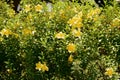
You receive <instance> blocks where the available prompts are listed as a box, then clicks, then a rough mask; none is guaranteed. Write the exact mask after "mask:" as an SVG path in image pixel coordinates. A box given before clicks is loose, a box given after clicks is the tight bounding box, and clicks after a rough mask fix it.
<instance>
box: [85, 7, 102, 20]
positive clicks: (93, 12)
mask: <svg viewBox="0 0 120 80" xmlns="http://www.w3.org/2000/svg"><path fill="white" fill-rule="evenodd" d="M100 12H101V10H100V9H98V8H96V9H93V10H91V11H90V12H88V14H87V18H90V19H92V18H93V17H94V16H96V15H98V14H100Z"/></svg>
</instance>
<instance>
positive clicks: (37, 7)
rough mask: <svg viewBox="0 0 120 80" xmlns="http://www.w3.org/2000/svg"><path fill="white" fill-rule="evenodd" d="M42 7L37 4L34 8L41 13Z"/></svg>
mask: <svg viewBox="0 0 120 80" xmlns="http://www.w3.org/2000/svg"><path fill="white" fill-rule="evenodd" d="M42 8H43V7H42V6H41V5H40V4H38V5H37V6H35V10H36V11H41V10H42Z"/></svg>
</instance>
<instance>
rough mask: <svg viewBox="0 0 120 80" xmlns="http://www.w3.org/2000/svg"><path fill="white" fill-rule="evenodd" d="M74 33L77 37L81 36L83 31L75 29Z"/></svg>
mask: <svg viewBox="0 0 120 80" xmlns="http://www.w3.org/2000/svg"><path fill="white" fill-rule="evenodd" d="M72 34H73V36H75V37H80V35H81V32H80V31H79V30H76V29H73V30H72Z"/></svg>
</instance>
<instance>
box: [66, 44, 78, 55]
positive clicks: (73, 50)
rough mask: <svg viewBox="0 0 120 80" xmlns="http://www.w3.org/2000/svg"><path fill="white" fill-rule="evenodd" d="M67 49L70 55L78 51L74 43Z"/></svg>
mask: <svg viewBox="0 0 120 80" xmlns="http://www.w3.org/2000/svg"><path fill="white" fill-rule="evenodd" d="M66 49H67V50H68V52H69V53H71V52H75V51H76V45H75V44H73V43H69V44H68V45H67V47H66Z"/></svg>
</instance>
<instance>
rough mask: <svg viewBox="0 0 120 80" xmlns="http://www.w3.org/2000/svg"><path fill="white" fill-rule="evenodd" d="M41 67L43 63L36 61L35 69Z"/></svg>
mask: <svg viewBox="0 0 120 80" xmlns="http://www.w3.org/2000/svg"><path fill="white" fill-rule="evenodd" d="M42 67H43V64H41V62H38V63H36V67H35V69H36V70H39V71H40V70H41V69H42Z"/></svg>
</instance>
